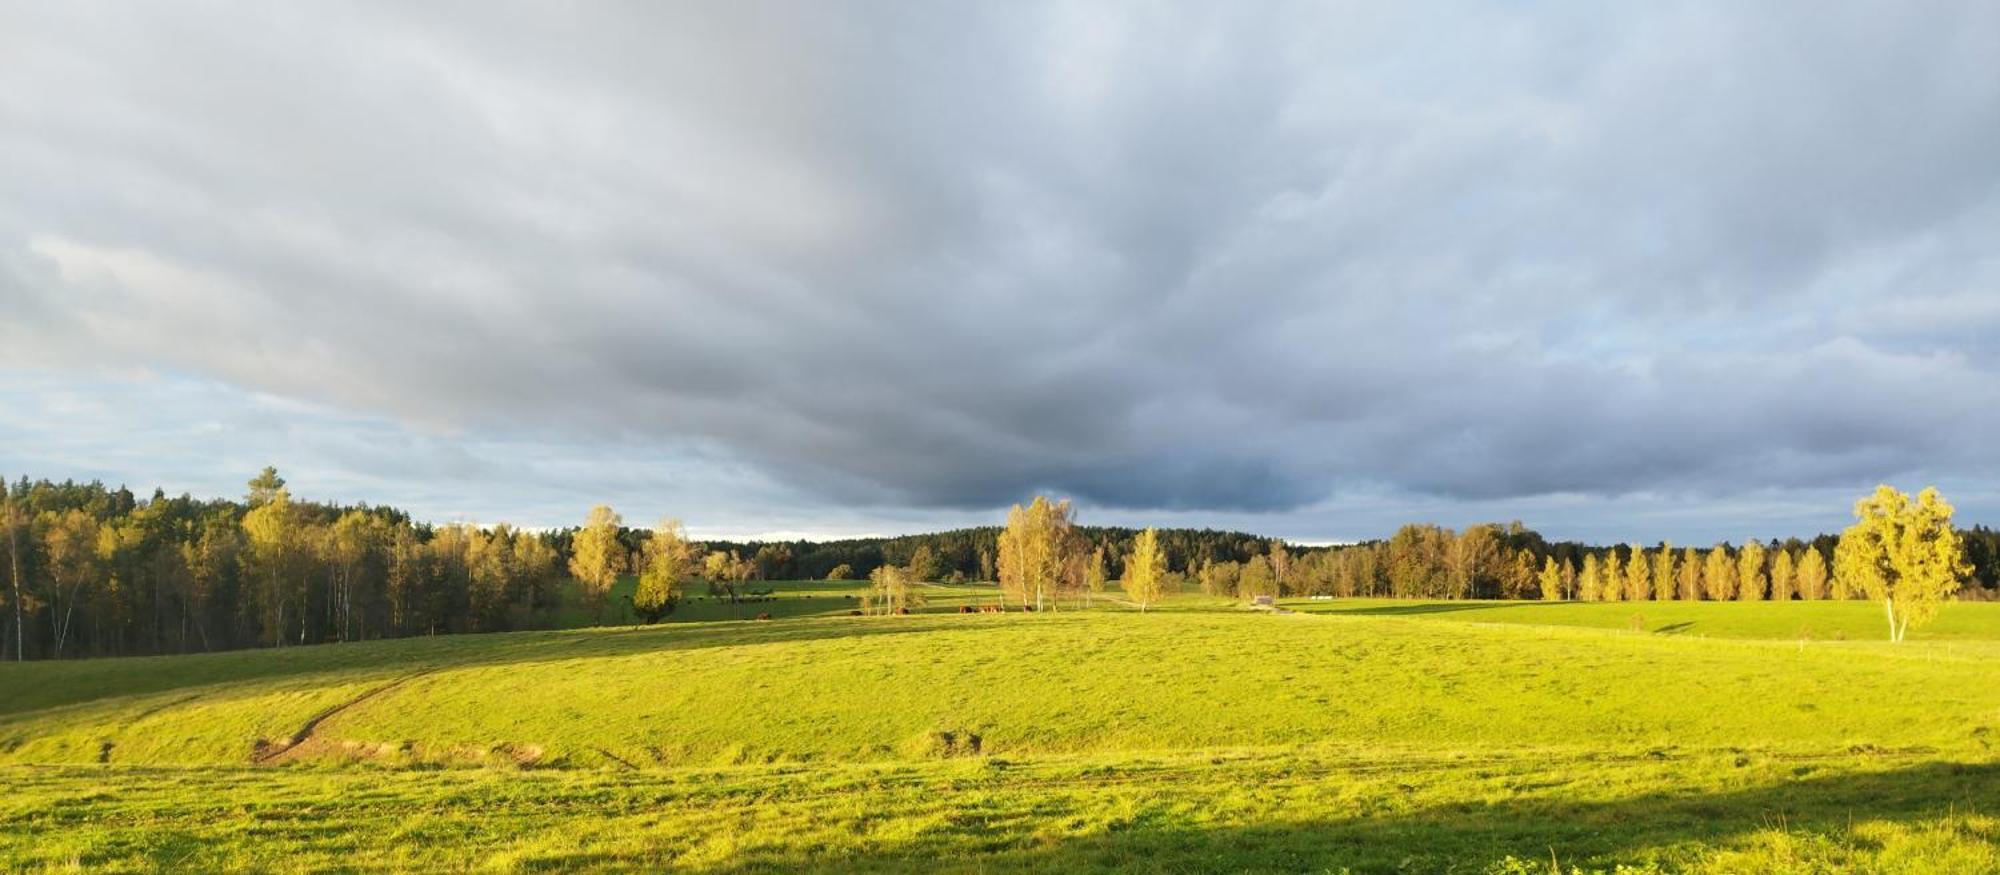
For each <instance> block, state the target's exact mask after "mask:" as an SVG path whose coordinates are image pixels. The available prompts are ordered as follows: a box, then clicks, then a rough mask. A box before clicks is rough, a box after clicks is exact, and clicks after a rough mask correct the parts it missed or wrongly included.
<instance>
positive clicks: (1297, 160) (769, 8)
mask: <svg viewBox="0 0 2000 875" xmlns="http://www.w3.org/2000/svg"><path fill="white" fill-rule="evenodd" d="M0 307H3V308H4V322H0V473H5V474H6V475H8V476H10V477H12V476H17V475H19V474H22V473H26V474H28V475H30V476H35V477H51V478H57V479H61V478H66V477H75V478H86V479H87V478H102V479H104V480H106V481H108V482H111V483H121V482H122V483H127V484H130V485H131V486H133V487H134V488H135V489H140V490H149V489H150V488H151V487H152V486H153V485H154V484H159V485H164V486H165V487H167V488H168V489H169V490H170V491H175V492H178V491H181V490H190V491H193V492H194V493H196V494H198V495H238V494H240V493H241V492H242V491H243V489H242V484H243V481H244V480H246V479H248V477H249V476H250V475H251V474H253V473H254V472H255V471H256V470H257V469H258V468H259V467H261V466H263V465H265V464H275V465H277V466H279V468H280V469H281V471H282V472H283V473H284V474H285V475H286V476H287V477H288V478H289V479H290V480H291V482H292V485H293V487H294V491H295V492H297V493H299V494H302V495H304V496H307V497H312V498H321V499H330V500H343V501H355V500H368V501H372V502H377V503H391V504H396V505H399V506H403V507H406V508H408V509H410V510H411V511H413V512H414V513H416V514H417V515H418V516H420V517H424V518H429V519H432V520H439V521H443V520H449V519H470V520H476V521H481V522H495V521H501V520H508V521H514V522H517V523H525V524H530V525H555V524H566V523H570V522H574V521H577V520H580V519H581V518H582V516H583V514H584V512H585V511H586V509H587V508H588V506H589V505H590V504H592V503H596V502H608V503H610V504H612V505H613V506H615V507H617V508H618V509H619V510H621V511H623V512H625V514H626V516H627V518H628V520H630V521H632V522H635V523H644V522H648V521H650V520H652V519H654V518H656V517H658V516H659V515H661V514H673V515H676V516H680V517H682V518H684V519H686V520H687V522H688V523H689V525H690V527H691V528H692V529H693V530H694V531H695V533H696V534H697V535H707V536H721V535H754V534H762V533H777V532H786V533H806V534H813V535H841V534H854V533H867V532H882V533H886V532H903V531H917V530H926V529H932V528H938V527H945V526H957V525H965V524H983V523H990V522H995V521H997V520H999V519H1000V510H999V509H1001V508H1004V507H1005V506H1006V505H1007V504H1009V503H1011V502H1014V501H1018V500H1022V499H1024V498H1025V497H1027V496H1029V495H1032V494H1033V493H1035V492H1037V491H1045V492H1051V493H1056V494H1061V495H1068V496H1074V497H1075V498H1076V499H1077V501H1078V503H1079V504H1080V505H1081V507H1082V511H1081V514H1080V516H1081V517H1082V518H1083V520H1084V521H1085V522H1095V523H1118V524H1143V523H1168V524H1176V525H1214V526H1228V527H1239V528H1246V529H1251V530H1254V531H1258V532H1263V533H1267V534H1272V535H1279V536H1285V537H1290V538H1296V539H1302V540H1341V539H1355V538H1366V537H1376V536H1383V535H1386V534H1387V533H1388V532H1389V531H1391V530H1392V529H1393V528H1394V527H1395V526H1396V525H1397V524H1399V523H1401V522H1405V521H1433V522H1438V523H1442V524H1446V525H1452V526H1459V525H1463V524H1466V523H1469V522H1475V521H1481V520H1491V519H1499V520H1505V519H1512V518H1520V519H1522V520H1525V521H1526V522H1528V523H1529V524H1530V525H1532V526H1534V527H1536V528H1539V529H1540V530H1542V531H1544V532H1545V533H1548V534H1550V535H1552V536H1559V537H1581V538H1587V539H1591V540H1598V541H1613V540H1618V541H1624V540H1643V541H1647V542H1651V541H1653V540H1657V539H1659V538H1672V539H1674V540H1676V541H1679V542H1697V543H1705V542H1709V541H1713V540H1716V539H1721V538H1729V539H1731V540H1741V539H1742V538H1745V537H1751V536H1755V537H1772V536H1785V535H1792V534H1799V535H1806V534H1811V533H1815V532H1819V531H1830V530H1835V529H1837V528H1838V527H1839V526H1840V525H1842V524H1843V521H1844V520H1845V519H1846V518H1847V513H1848V509H1849V507H1850V506H1851V503H1852V501H1853V499H1855V498H1856V497H1859V496H1860V495H1861V494H1862V493H1863V492H1865V491H1866V490H1867V489H1869V488H1870V487H1872V486H1873V485H1874V484H1876V483H1877V482H1884V481H1886V482H1890V483H1893V484H1896V485H1899V486H1902V487H1905V488H1915V487H1918V486H1921V485H1924V484H1926V483H1937V484H1939V485H1940V486H1942V487H1944V488H1945V490H1946V496H1947V498H1949V499H1952V500H1954V501H1955V502H1956V503H1957V504H1958V505H1959V507H1960V520H1961V522H1965V523H1971V522H1980V521H1983V522H1987V523H1996V522H2000V465H1996V462H1997V461H2000V379H1996V378H2000V4H1996V3H1992V2H1983V0H1980V2H1967V3H1963V4H1953V3H1925V2H1916V3H1909V2H1894V3H1891V2H1883V3H1875V4H1869V3H1858V4H1825V3H1816V2H1815V3H1808V2H1797V3H1788V2H1770V3H1737V2H1715V3H1705V4H1681V3H1645V4H1602V3H1577V4H1571V5H1550V6H1542V5H1538V4H1522V3H1495V4H1490V5H1479V4H1468V5H1453V6H1450V7H1431V8H1426V7H1425V6H1424V5H1423V4H1404V3H1372V4H1357V5H1352V6H1349V5H1343V4H1335V3H1314V4H1303V5H1289V4H1283V3H1276V2H1268V3H1265V2H1259V3H1208V2H1200V3H1186V4H1144V5H1141V4H1125V3H1115V2H1091V3H1075V4H1056V5H1042V4H1031V3H1018V2H991V3H983V4H970V3H907V2H904V3H863V2H839V3H821V2H796V3H760V2H742V0H729V2H711V3H700V4H697V3H660V2H636V3H631V4H622V3H581V4H552V3H524V4H509V3H496V2H492V0H479V2H470V3H463V4H453V3H405V2H385V3H380V4H375V3H360V2H353V3H309V2H308V3H269V2H245V3H208V2H199V3H198V2H174V3H140V2H131V3H113V4H102V3H95V2H79V0H63V2H16V3H5V4H0Z"/></svg>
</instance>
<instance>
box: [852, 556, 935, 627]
mask: <svg viewBox="0 0 2000 875" xmlns="http://www.w3.org/2000/svg"><path fill="white" fill-rule="evenodd" d="M868 579H869V580H870V581H872V582H873V583H874V584H875V586H874V588H873V589H871V590H870V591H869V593H868V595H866V596H864V597H863V598H862V600H861V610H862V611H863V612H864V613H870V614H874V615H876V616H884V617H886V616H890V615H892V614H901V613H904V612H905V611H908V610H909V609H910V608H914V607H917V606H918V605H920V604H922V603H923V596H922V595H921V594H920V593H919V592H918V590H917V580H916V576H915V575H913V574H911V573H910V570H909V569H908V568H906V567H904V566H901V565H883V566H880V567H878V568H876V569H875V571H874V572H873V573H871V574H869V575H868Z"/></svg>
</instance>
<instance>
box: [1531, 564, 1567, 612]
mask: <svg viewBox="0 0 2000 875" xmlns="http://www.w3.org/2000/svg"><path fill="white" fill-rule="evenodd" d="M1535 584H1536V585H1537V586H1539V587H1540V588H1541V591H1542V600H1543V601H1549V602H1553V601H1561V600H1562V598H1563V573H1562V569H1561V568H1560V567H1557V565H1556V557H1554V556H1546V557H1543V558H1542V573H1541V574H1539V575H1536V576H1535Z"/></svg>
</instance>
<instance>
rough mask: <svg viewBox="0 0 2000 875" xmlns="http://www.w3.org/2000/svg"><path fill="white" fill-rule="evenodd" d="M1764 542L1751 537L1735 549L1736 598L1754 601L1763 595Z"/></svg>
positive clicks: (1741, 600) (1742, 600) (1743, 600)
mask: <svg viewBox="0 0 2000 875" xmlns="http://www.w3.org/2000/svg"><path fill="white" fill-rule="evenodd" d="M1764 583H1765V578H1764V542H1763V541H1759V540H1757V539H1756V538H1751V539H1749V540H1747V541H1744V542H1743V549H1741V550H1738V551H1736V600H1737V601H1740V602H1754V601H1757V600H1758V599H1761V598H1763V597H1764Z"/></svg>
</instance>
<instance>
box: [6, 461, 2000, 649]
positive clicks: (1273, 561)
mask: <svg viewBox="0 0 2000 875" xmlns="http://www.w3.org/2000/svg"><path fill="white" fill-rule="evenodd" d="M1857 514H1858V519H1859V520H1860V522H1858V523H1857V526H1861V525H1862V524H1863V523H1866V524H1868V525H1872V526H1875V527H1876V528H1877V529H1881V532H1879V533H1877V534H1867V533H1866V532H1863V531H1857V530H1850V531H1849V532H1847V533H1845V534H1844V535H1843V536H1842V537H1839V538H1835V537H1830V536H1822V537H1820V538H1817V539H1814V540H1813V541H1810V542H1807V541H1797V540H1793V541H1785V542H1763V541H1749V542H1745V543H1744V544H1743V545H1742V546H1740V547H1739V546H1732V545H1728V544H1720V545H1716V546H1715V547H1712V548H1708V549H1705V550H1697V549H1692V548H1674V547H1672V546H1671V545H1666V544H1659V545H1654V546H1650V547H1639V546H1625V547H1611V548H1598V547H1590V546H1586V545H1582V544H1576V543H1569V542H1561V543H1550V542H1546V541H1544V540H1543V538H1542V537H1541V536H1540V535H1539V534H1537V533H1535V532H1534V531H1532V530H1529V529H1527V528H1526V527H1524V526H1522V525H1521V524H1519V523H1512V524H1507V525H1481V526H1472V527H1468V528H1466V529H1465V530H1463V531H1453V530H1450V529H1445V528H1441V527H1437V526H1428V525H1411V526H1405V527H1403V528H1402V529H1400V530H1399V531H1397V532H1396V533H1395V535H1394V536H1392V537H1391V538H1389V539H1388V540H1386V541H1379V542H1368V543H1362V544H1353V545H1343V546H1336V547H1321V548H1304V549H1301V548H1294V547H1292V546H1290V545H1287V544H1285V543H1283V542H1280V541H1271V540H1266V539H1260V538H1254V537H1251V536H1249V535H1244V534H1242V533H1237V532H1218V531H1212V530H1192V529H1167V530H1151V529H1149V530H1145V531H1139V530H1133V529H1123V528H1109V527H1086V526H1079V525H1077V524H1076V523H1075V521H1074V519H1073V514H1072V510H1071V508H1070V506H1069V505H1068V504H1067V503H1066V502H1052V501H1049V500H1047V499H1044V498H1038V499H1036V500H1035V501H1033V502H1031V503H1030V504H1028V505H1027V506H1025V507H1016V508H1014V509H1013V511H1012V512H1010V514H1009V516H1008V520H1007V525H1006V526H1005V527H991V528H979V529H962V530H957V531H951V532H940V533H936V534H932V535H920V536H908V537H902V538H888V539H881V538H876V539H854V540H848V541H837V542H828V543H813V542H804V541H798V542H786V543H731V542H708V543H707V544H697V543H695V542H693V541H691V540H690V539H689V538H688V536H687V533H686V531H685V529H684V528H683V527H682V526H681V525H680V524H679V523H678V522H675V521H672V520H666V521H663V522H662V523H660V524H659V525H657V526H655V527H653V528H651V529H634V528H628V527H626V526H625V525H624V524H623V521H622V519H620V518H619V517H618V515H617V514H616V513H614V512H613V511H612V510H611V509H610V508H604V507H600V508H596V509H594V510H593V511H592V512H591V514H590V516H589V518H588V519H587V520H586V521H585V524H584V525H582V526H579V527H577V528H573V529H564V530H558V531H549V532H532V531H524V530H521V529H517V528H514V527H511V526H508V525H505V524H500V525H493V526H473V525H466V524H451V525H442V526H433V525H428V524H424V523H420V522H414V521H412V520H411V519H410V517H409V516H408V515H407V514H405V513H402V512H401V511H398V510H395V509H393V508H384V507H370V506H367V505H353V506H342V505H334V504H323V503H314V502H307V501H300V500H298V499H295V498H294V497H293V496H292V495H291V493H290V491H289V489H287V488H286V484H285V482H284V480H283V479H282V478H280V477H279V476H278V475H277V472H276V471H274V470H270V469H266V470H265V471H264V472H263V473H262V474H260V475H259V476H258V477H257V478H255V479H253V480H252V481H251V482H250V488H249V491H248V493H247V494H246V495H245V497H244V498H243V500H241V501H230V500H208V501H202V500H196V499H194V498H191V497H189V496H186V495H183V496H180V497H177V498H176V497H169V496H167V495H165V494H164V493H162V492H160V491H157V490H156V491H155V492H154V494H153V496H152V497H151V498H150V499H148V500H140V499H138V498H137V497H135V496H134V495H133V494H132V493H131V492H130V491H128V490H125V489H122V488H120V489H115V490H114V489H106V488H105V487H104V486H102V485H101V484H96V483H91V484H76V483H67V482H66V483H51V482H47V481H42V482H35V483H30V482H29V481H28V480H26V479H25V478H23V479H22V480H20V481H19V482H17V483H15V484H13V485H11V486H9V487H7V488H6V489H5V490H0V549H4V550H5V551H6V565H5V567H4V568H0V571H4V573H5V575H6V577H5V582H4V584H0V657H11V658H15V659H20V658H28V657H61V656H75V655H97V654H138V653H170V652H187V651H195V650H218V649H226V648H235V647H248V646H260V645H261V646H282V645H286V644H300V643H313V642H326V641H349V640H357V639H368V638H382V637H397V636H406V635H427V634H442V633H454V632H483V631H499V630H508V629H525V628H538V627H546V626H551V625H557V624H570V623H575V622H578V621H600V622H601V621H602V619H603V618H604V615H605V610H606V608H607V606H608V602H609V601H610V599H611V593H612V592H613V587H614V585H615V583H616V582H617V581H618V580H619V579H620V578H621V575H625V574H628V573H629V574H632V575H635V576H636V577H637V589H636V590H635V591H634V592H633V594H632V596H631V606H632V609H633V611H634V613H636V614H637V615H638V616H639V617H640V618H641V619H643V620H646V621H649V622H651V621H657V620H659V619H662V618H664V617H665V616H667V615H668V614H670V613H671V612H672V611H673V610H674V609H675V607H676V606H677V605H678V604H679V603H680V602H681V601H682V600H683V598H684V589H685V587H686V586H687V585H688V584H689V583H690V582H694V581H701V582H704V583H705V584H706V585H707V587H708V592H709V594H710V595H711V596H714V597H718V598H729V599H732V600H734V599H736V598H739V597H740V596H741V595H742V594H743V593H744V592H745V589H746V584H747V582H749V581H752V580H756V579H759V578H764V579H792V578H800V577H806V576H812V577H833V578H836V579H852V578H867V579H870V580H871V581H874V582H875V585H876V586H875V591H876V592H877V593H879V597H878V598H877V599H876V600H875V601H874V602H871V606H873V605H874V604H880V605H886V606H888V607H889V608H890V609H892V610H893V609H901V608H903V607H909V606H911V605H913V604H915V603H916V602H917V601H918V600H919V599H920V598H921V590H920V589H919V588H918V587H917V584H919V583H921V582H928V581H946V582H949V581H953V580H967V579H978V580H998V581H999V582H1000V584H1001V587H1002V590H1003V592H1004V593H1005V598H1006V599H1007V600H1009V601H1011V602H1014V603H1018V604H1021V605H1031V606H1034V607H1036V608H1039V609H1045V610H1047V609H1055V608H1057V607H1058V606H1060V605H1062V604H1065V603H1085V604H1087V603H1088V602H1089V601H1090V600H1091V599H1093V598H1095V597H1098V596H1099V595H1100V594H1102V593H1104V592H1106V591H1107V590H1109V589H1111V588H1112V587H1113V586H1114V585H1115V586H1116V587H1117V588H1118V589H1121V590H1123V591H1124V594H1125V597H1126V598H1127V599H1129V600H1130V601H1131V602H1132V603H1134V604H1136V605H1139V606H1141V607H1142V608H1143V607H1146V606H1150V605H1152V604H1153V603H1155V602H1157V601H1158V600H1159V598H1160V597H1161V595H1162V594H1164V593H1170V592H1175V591H1179V590H1182V589H1184V588H1188V587H1193V586H1198V587H1199V588H1200V589H1202V590H1204V591H1206V592H1210V593H1215V594H1220V595H1230V596H1251V595H1264V594H1268V595H1274V596H1282V595H1335V596H1350V595H1353V596H1402V597H1425V598H1475V597H1476V598H1543V599H1596V600H1610V599H1668V598H1672V599H1793V598H1800V599H1814V598H1854V597H1868V598H1876V599H1885V600H1886V603H1888V604H1889V605H1890V608H1889V610H1888V611H1887V614H1888V615H1889V617H1890V618H1891V619H1890V622H1891V624H1892V631H1894V633H1895V637H1900V636H1901V634H1902V633H1901V630H1902V629H1905V628H1907V626H1908V624H1909V623H1911V622H1921V615H1922V612H1923V610H1924V608H1923V607H1922V605H1924V604H1926V601H1925V598H1924V597H1923V595H1922V591H1928V590H1934V589H1937V588H1938V587H1942V586H1945V585H1946V584H1945V583H1939V582H1938V581H1948V582H1949V583H1950V584H1951V585H1954V586H1955V585H1957V583H1960V582H1966V581H1970V582H1971V585H1977V584H1979V583H1986V584H1989V585H1990V584H1991V583H1992V582H1993V581H1994V579H1995V572H1996V567H1995V566H1996V564H2000V534H1996V533H1995V532H1993V531H1991V530H1988V529H1984V528H1974V529H1971V530H1969V531H1958V530H1954V529H1953V528H1952V527H1951V525H1950V516H1951V514H1950V508H1949V507H1948V506H1947V505H1945V504H1944V503H1943V502H1942V500H1941V499H1938V498H1937V496H1936V494H1935V492H1934V491H1927V492H1926V493H1924V494H1923V495H1919V496H1918V497H1916V498H1914V499H1912V498H1910V497H1909V496H1904V495H1901V493H1896V492H1895V491H1894V490H1885V491H1881V492H1878V493H1877V494H1876V495H1874V496H1871V497H1870V498H1869V499H1868V500H1867V501H1865V502H1863V505H1862V506H1860V507H1858V508H1857ZM1880 520H1897V521H1901V522H1897V523H1895V525H1896V526H1900V527H1901V528H1895V527H1893V526H1890V524H1889V523H1883V522H1879V521H1880ZM1912 520H1915V521H1916V522H1911V521H1912ZM1868 531H1874V530H1873V529H1870V530H1868ZM1911 532H1921V533H1922V534H1921V535H1912V534H1910V533H1911ZM1871 538H1872V540H1870V539H1871ZM1864 544H1875V545H1876V546H1874V547H1872V548H1870V549H1869V550H1867V551H1864V550H1863V549H1862V547H1861V545H1864ZM1925 551H1929V552H1925ZM1926 557H1927V558H1926ZM1920 560H1921V561H1920ZM1919 566H1921V567H1922V568H1923V569H1926V570H1923V571H1921V572H1918V573H1903V572H1901V571H1895V572H1894V573H1890V572H1870V571H1869V569H1870V568H1878V569H1892V570H1893V569H1897V568H1904V567H1909V568H1916V567H1919ZM884 569H889V570H887V571H884ZM807 571H812V572H814V573H812V574H810V575H807V574H806V573H804V572H807ZM1918 579H1921V580H1923V581H1925V582H1924V583H1923V585H1922V587H1918V589H1916V590H1910V589H1909V587H1910V586H1914V584H1908V583H1907V582H1908V581H1914V580H1918ZM572 581H573V582H572ZM1883 581H1887V582H1883ZM1899 586H1902V587H1904V590H1907V591H1902V590H1898V587H1899ZM1926 588H1928V589H1926ZM1919 590H1922V591H1919ZM1898 592H1902V594H1901V595H1897V593H1898ZM1898 605H1908V606H1910V610H1908V611H1904V610H1902V609H1901V608H1900V607H1898Z"/></svg>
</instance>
